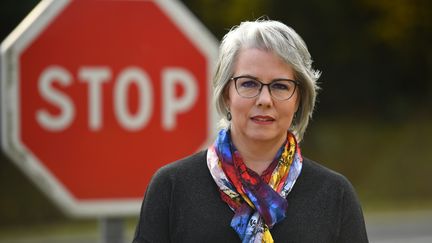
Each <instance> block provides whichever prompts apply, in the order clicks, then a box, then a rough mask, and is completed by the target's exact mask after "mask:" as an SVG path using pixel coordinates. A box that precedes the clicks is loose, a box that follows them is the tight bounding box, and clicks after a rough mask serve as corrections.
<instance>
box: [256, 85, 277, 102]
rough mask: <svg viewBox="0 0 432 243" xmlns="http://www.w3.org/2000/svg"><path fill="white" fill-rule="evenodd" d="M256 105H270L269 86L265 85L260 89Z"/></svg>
mask: <svg viewBox="0 0 432 243" xmlns="http://www.w3.org/2000/svg"><path fill="white" fill-rule="evenodd" d="M256 102H257V105H271V104H272V102H273V99H272V97H271V94H270V88H269V86H267V85H265V86H263V87H262V89H261V92H260V94H259V95H258V97H257V100H256Z"/></svg>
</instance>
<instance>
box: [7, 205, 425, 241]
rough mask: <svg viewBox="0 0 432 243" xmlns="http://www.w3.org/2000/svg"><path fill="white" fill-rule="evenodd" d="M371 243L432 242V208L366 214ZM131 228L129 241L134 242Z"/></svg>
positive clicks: (93, 236) (90, 236)
mask: <svg viewBox="0 0 432 243" xmlns="http://www.w3.org/2000/svg"><path fill="white" fill-rule="evenodd" d="M366 223H367V230H368V235H369V240H370V242H371V243H432V211H422V212H409V213H375V214H367V215H366ZM132 234H133V233H132V231H131V230H130V229H129V230H128V232H127V237H126V240H125V243H128V242H131V237H132ZM0 243H101V241H100V237H99V234H98V232H90V233H89V232H87V233H85V234H77V233H75V234H73V235H70V234H55V235H52V236H49V235H48V236H44V237H37V236H34V235H32V236H26V235H22V236H14V237H13V238H0Z"/></svg>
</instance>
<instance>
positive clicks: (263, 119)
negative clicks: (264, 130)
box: [251, 116, 275, 125]
mask: <svg viewBox="0 0 432 243" xmlns="http://www.w3.org/2000/svg"><path fill="white" fill-rule="evenodd" d="M251 120H252V121H253V122H255V123H258V124H262V125H267V124H271V123H272V122H274V121H275V119H274V118H273V117H271V116H253V117H251Z"/></svg>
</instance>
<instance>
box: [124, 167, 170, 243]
mask: <svg viewBox="0 0 432 243" xmlns="http://www.w3.org/2000/svg"><path fill="white" fill-rule="evenodd" d="M171 184H172V183H171V181H170V178H169V173H168V172H167V171H166V170H164V168H162V169H160V170H159V171H158V172H156V174H155V175H154V176H153V178H152V179H151V181H150V183H149V185H148V187H147V190H146V193H145V195H144V200H143V203H142V206H141V213H140V217H139V222H138V225H137V227H136V231H135V236H134V239H133V243H144V242H145V243H155V242H157V243H165V242H170V239H169V236H170V233H169V205H170V195H171V189H172V187H171Z"/></svg>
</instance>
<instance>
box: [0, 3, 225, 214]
mask: <svg viewBox="0 0 432 243" xmlns="http://www.w3.org/2000/svg"><path fill="white" fill-rule="evenodd" d="M70 2H71V1H70V0H42V1H41V2H40V3H39V4H38V5H37V6H36V7H35V8H34V9H33V10H32V12H31V13H30V14H29V15H28V16H27V17H26V18H25V19H24V20H23V21H22V22H21V23H20V24H19V25H18V27H17V28H16V29H15V30H14V31H13V32H12V33H11V34H10V35H9V36H8V37H7V38H6V39H5V40H4V41H3V42H2V43H1V45H0V55H1V93H0V95H1V113H0V114H1V134H0V136H1V146H2V149H3V151H4V152H5V153H6V154H7V155H8V156H9V157H10V158H11V159H12V161H13V162H14V163H15V164H16V165H17V166H18V167H19V169H20V170H22V171H23V172H24V173H25V174H26V175H27V176H28V177H29V178H30V179H31V180H32V181H33V182H34V183H35V184H36V185H37V186H38V187H39V188H40V189H41V190H42V191H43V192H44V193H45V194H46V195H47V196H48V197H49V198H50V199H51V200H52V201H54V202H55V203H56V204H57V205H58V206H59V207H60V208H61V209H62V210H63V211H64V212H65V213H67V214H69V215H71V216H75V217H98V216H103V217H114V216H129V215H136V214H138V213H139V210H140V205H141V199H135V200H131V199H113V200H85V201H83V200H77V199H76V198H74V197H73V196H72V194H71V193H70V192H69V191H68V190H67V188H65V187H64V186H63V184H62V183H61V182H60V181H58V180H57V178H56V177H55V176H54V175H53V174H52V173H51V172H50V171H49V170H48V169H47V168H46V167H45V166H44V165H43V163H41V162H40V161H39V159H38V158H37V156H35V155H34V154H32V153H31V152H30V150H29V149H27V148H26V146H25V145H24V144H23V143H22V142H21V141H20V139H19V138H20V131H19V127H20V125H19V122H20V118H19V114H20V112H19V110H18V109H19V107H20V106H19V96H18V95H19V93H18V91H19V85H20V77H19V71H20V66H19V57H20V55H21V54H22V52H23V51H24V50H25V49H26V48H27V46H28V45H29V44H30V43H32V41H33V40H34V39H35V38H37V37H38V36H39V34H40V33H42V31H43V30H44V29H45V28H46V27H47V25H48V24H49V23H50V22H51V21H53V20H54V18H55V17H56V16H57V15H58V14H60V13H61V12H62V10H63V9H64V8H66V7H67V6H68V4H69V3H70ZM154 2H155V3H157V4H158V5H159V7H160V9H161V10H162V11H164V12H165V13H166V15H167V16H168V17H169V18H171V20H172V22H173V23H175V24H176V26H177V27H178V28H179V29H180V30H181V31H182V32H183V33H184V34H185V35H186V36H187V37H188V38H189V40H190V41H191V42H192V43H194V44H195V46H196V47H197V48H198V49H199V50H200V51H201V53H203V54H204V55H205V56H206V59H207V60H208V67H207V70H208V73H207V80H208V82H209V84H208V90H207V97H208V100H209V103H208V112H209V113H208V122H209V124H208V127H209V134H208V141H205V142H204V144H203V145H202V146H201V148H204V147H206V146H208V144H209V143H210V142H211V141H213V139H214V137H215V132H216V119H217V117H216V112H215V108H214V105H213V104H212V99H211V97H212V92H211V87H212V85H211V79H212V74H213V71H214V70H213V68H214V66H215V62H216V59H217V51H218V41H217V40H216V39H215V38H214V37H213V36H212V34H211V33H210V32H209V31H208V30H207V29H206V28H205V26H203V25H202V24H201V23H200V21H199V20H197V18H196V17H195V16H194V15H193V14H192V13H191V12H190V11H189V10H188V9H187V8H186V7H185V6H183V5H182V4H181V3H180V2H178V1H175V0H154Z"/></svg>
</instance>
